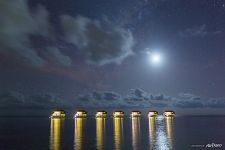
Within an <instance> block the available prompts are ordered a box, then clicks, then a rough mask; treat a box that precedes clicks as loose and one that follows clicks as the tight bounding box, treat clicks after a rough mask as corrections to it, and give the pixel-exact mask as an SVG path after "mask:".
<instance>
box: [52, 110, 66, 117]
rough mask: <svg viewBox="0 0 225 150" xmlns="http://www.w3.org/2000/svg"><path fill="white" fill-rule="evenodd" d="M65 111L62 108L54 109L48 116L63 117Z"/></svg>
mask: <svg viewBox="0 0 225 150" xmlns="http://www.w3.org/2000/svg"><path fill="white" fill-rule="evenodd" d="M65 116H66V112H65V111H64V110H61V109H60V110H54V111H53V112H52V114H51V116H50V118H65Z"/></svg>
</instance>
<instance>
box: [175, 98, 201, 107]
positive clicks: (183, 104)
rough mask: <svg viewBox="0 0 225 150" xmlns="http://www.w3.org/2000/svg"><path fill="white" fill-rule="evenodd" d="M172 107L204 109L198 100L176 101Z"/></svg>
mask: <svg viewBox="0 0 225 150" xmlns="http://www.w3.org/2000/svg"><path fill="white" fill-rule="evenodd" d="M173 106H175V107H179V108H202V107H204V105H203V102H202V101H199V100H182V99H181V100H178V101H176V102H175V103H174V104H173Z"/></svg>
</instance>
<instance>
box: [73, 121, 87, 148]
mask: <svg viewBox="0 0 225 150" xmlns="http://www.w3.org/2000/svg"><path fill="white" fill-rule="evenodd" d="M85 120H86V119H85V118H75V129H74V149H75V150H82V146H83V143H82V141H83V139H84V137H83V135H84V134H83V129H84V125H85Z"/></svg>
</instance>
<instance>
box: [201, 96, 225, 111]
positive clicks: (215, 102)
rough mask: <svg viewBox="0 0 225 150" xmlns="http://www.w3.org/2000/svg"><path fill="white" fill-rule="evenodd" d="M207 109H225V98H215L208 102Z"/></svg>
mask: <svg viewBox="0 0 225 150" xmlns="http://www.w3.org/2000/svg"><path fill="white" fill-rule="evenodd" d="M205 105H206V107H210V108H225V98H224V97H223V98H214V99H210V100H208V101H207V102H206V104H205Z"/></svg>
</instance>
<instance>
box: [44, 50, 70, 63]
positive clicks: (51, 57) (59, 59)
mask: <svg viewBox="0 0 225 150" xmlns="http://www.w3.org/2000/svg"><path fill="white" fill-rule="evenodd" d="M45 56H46V57H47V60H48V61H51V62H52V63H55V64H56V65H62V66H66V67H68V66H71V64H72V60H71V58H70V57H69V56H67V55H65V54H63V53H62V52H61V51H60V50H59V49H58V48H57V47H46V51H45Z"/></svg>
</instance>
